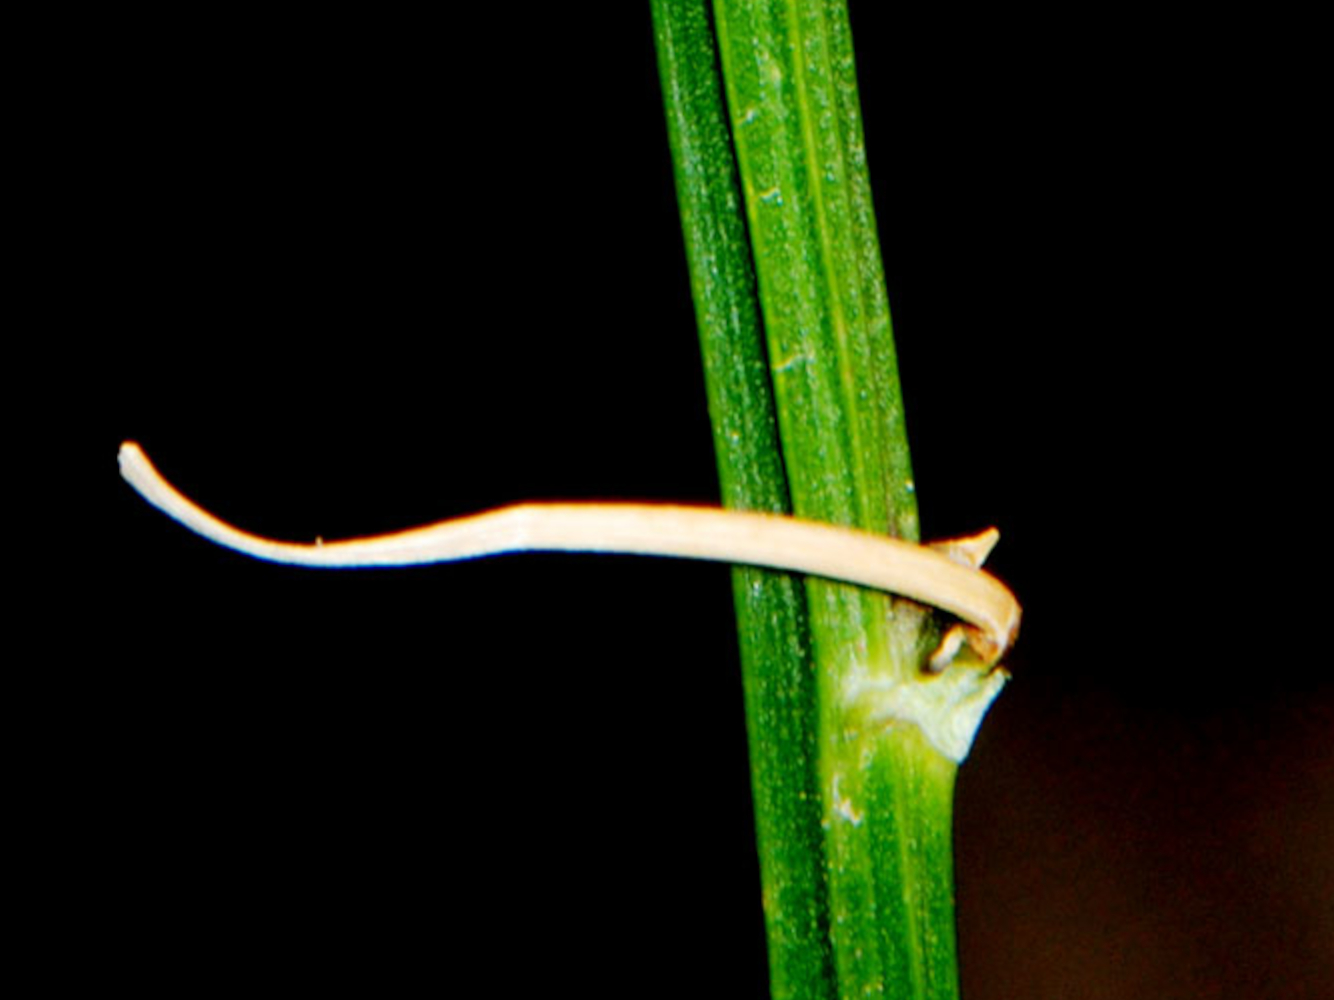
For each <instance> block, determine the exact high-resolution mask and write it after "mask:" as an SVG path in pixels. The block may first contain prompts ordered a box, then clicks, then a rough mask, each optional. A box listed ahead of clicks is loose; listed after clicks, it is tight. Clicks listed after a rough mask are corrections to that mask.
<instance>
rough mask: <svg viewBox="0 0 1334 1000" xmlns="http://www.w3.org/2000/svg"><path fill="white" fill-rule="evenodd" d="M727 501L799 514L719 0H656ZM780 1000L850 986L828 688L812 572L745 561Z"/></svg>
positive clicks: (764, 846)
mask: <svg viewBox="0 0 1334 1000" xmlns="http://www.w3.org/2000/svg"><path fill="white" fill-rule="evenodd" d="M653 18H654V33H655V40H656V45H657V52H658V67H659V73H660V77H661V80H662V90H663V99H664V105H665V107H666V112H667V124H668V135H669V138H670V140H671V145H672V160H673V163H674V165H675V173H676V189H677V200H678V203H679V205H680V211H681V221H682V229H683V231H684V234H685V240H686V256H687V260H688V263H689V267H690V277H691V286H692V292H693V295H694V299H695V312H696V317H697V320H698V327H699V335H700V346H701V348H702V353H703V358H704V368H705V383H706V387H707V390H708V396H709V412H710V414H711V418H712V422H713V437H714V451H715V454H716V456H717V464H718V476H719V481H720V483H721V487H722V499H723V504H724V505H725V506H728V507H738V508H742V509H747V510H764V511H769V512H772V513H790V511H791V502H790V499H789V497H788V489H787V477H786V474H785V472H784V470H783V463H782V457H781V451H780V446H779V441H778V425H777V415H776V413H775V410H774V402H773V390H772V386H771V383H770V380H769V367H768V362H767V359H766V353H765V348H764V343H763V334H762V331H761V327H760V319H759V306H758V303H757V301H756V297H755V295H756V292H755V278H754V273H753V271H752V268H751V261H750V244H749V241H748V240H747V237H746V228H745V220H744V218H743V216H742V209H741V194H740V190H739V188H738V185H737V178H736V165H735V161H734V159H733V155H732V144H731V137H730V134H729V130H728V126H727V119H726V117H725V114H724V111H723V100H722V89H721V88H722V84H721V81H720V80H719V78H718V67H717V54H716V49H715V46H714V40H713V26H712V21H711V18H710V14H709V8H708V4H707V2H706V0H653ZM732 579H733V593H734V596H735V604H736V616H737V632H738V638H739V645H740V651H741V663H742V674H743V681H744V686H745V697H746V731H747V735H748V740H749V750H750V767H751V785H752V788H753V790H754V802H755V822H756V837H757V843H758V847H759V856H760V878H761V884H762V891H763V897H764V915H765V928H766V934H767V938H768V942H769V979H770V990H771V993H772V996H773V997H774V998H775V1000H789V998H791V1000H797V998H803V1000H825V998H833V997H836V996H837V984H836V983H835V979H834V967H833V955H832V950H831V947H830V935H829V915H828V890H827V884H826V878H825V866H824V848H823V832H822V829H821V823H822V820H823V810H822V809H821V806H820V794H819V773H818V759H819V755H818V744H817V727H818V715H817V697H816V685H815V675H814V672H813V666H812V662H811V656H810V641H809V630H808V627H807V620H806V597H805V592H804V589H803V587H802V585H801V582H800V581H799V580H797V579H796V578H794V577H792V576H790V575H788V574H783V573H772V572H766V571H762V570H756V569H750V568H738V569H735V570H734V571H733V578H732Z"/></svg>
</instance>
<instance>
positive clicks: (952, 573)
mask: <svg viewBox="0 0 1334 1000" xmlns="http://www.w3.org/2000/svg"><path fill="white" fill-rule="evenodd" d="M120 470H121V475H123V476H124V477H125V479H126V481H127V482H128V483H129V484H130V485H131V486H133V487H134V488H135V489H136V490H137V491H138V492H139V493H140V495H142V496H143V498H144V499H145V500H147V501H148V502H149V503H151V504H153V505H154V506H155V507H157V508H159V509H160V510H162V511H164V512H165V513H166V514H168V515H170V516H171V517H173V518H175V519H176V520H177V521H180V522H181V523H182V524H184V525H185V526H186V527H188V528H190V529H191V530H193V531H195V532H197V533H198V534H200V535H203V536H204V537H205V538H208V539H210V540H211V541H214V542H217V543H218V544H219V545H224V546H227V547H228V548H232V549H236V550H237V551H239V552H244V553H246V554H247V555H251V556H255V557H256V558H259V559H267V560H270V561H272V562H280V563H292V564H296V565H300V566H319V567H358V566H360V567H365V566H409V565H418V564H423V563H437V562H452V561H455V560H462V559H475V558H479V557H481V556H489V555H500V554H502V553H511V552H539V551H540V552H603V553H626V554H637V555H656V556H678V557H681V558H687V559H707V560H712V561H716V562H730V563H741V564H744V565H750V566H763V567H767V568H771V569H781V570H791V571H795V572H799V573H807V574H810V575H813V576H819V577H825V578H828V579H831V580H839V581H843V582H846V583H853V584H858V585H860V586H864V587H871V588H874V589H876V590H883V591H887V592H889V593H893V594H899V595H902V596H904V597H909V598H912V599H913V600H915V601H919V602H921V603H923V604H930V605H932V606H934V607H937V608H941V609H943V610H945V611H948V612H949V613H950V614H953V615H955V616H957V617H958V618H959V619H961V620H962V621H963V622H964V623H965V625H964V628H963V629H962V631H955V630H952V634H951V636H947V638H946V642H945V644H943V645H942V650H941V651H940V652H938V653H937V654H936V655H935V656H933V657H932V664H933V666H936V667H939V666H942V665H944V663H947V662H948V660H949V659H950V658H952V656H953V653H954V652H955V651H957V649H958V647H959V645H960V642H961V641H967V642H968V644H969V645H970V646H971V647H972V648H973V650H974V651H975V652H976V653H977V654H978V655H979V656H980V657H981V658H982V659H983V660H984V662H986V663H988V664H990V663H994V662H996V661H997V660H998V659H999V658H1000V657H1001V656H1002V655H1003V654H1004V653H1005V651H1006V650H1007V649H1008V648H1009V646H1010V644H1011V642H1013V640H1014V637H1015V634H1016V632H1017V631H1018V627H1019V604H1018V602H1017V601H1016V600H1015V598H1014V595H1013V594H1012V593H1010V591H1009V589H1008V588H1006V586H1005V585H1004V584H1002V583H1001V582H1000V581H999V580H997V579H996V578H995V577H993V576H991V575H990V574H988V573H985V572H983V571H982V570H980V569H978V568H977V567H978V566H979V565H980V564H981V562H982V560H983V559H984V558H985V557H986V555H987V553H988V552H989V551H990V550H991V547H992V545H994V544H995V542H996V539H997V538H998V537H999V535H998V533H997V532H996V530H995V529H994V528H991V529H988V530H987V531H985V532H983V533H982V534H980V535H977V536H976V537H973V538H965V539H957V540H954V541H948V542H938V543H935V544H934V545H930V546H923V545H913V544H911V543H908V542H903V541H900V540H898V539H894V538H888V537H885V536H881V535H873V534H870V533H867V532H863V531H855V530H851V529H848V528H840V527H836V526H834V525H829V524H823V523H819V522H815V521H803V520H798V519H796V518H791V517H782V516H778V515H773V514H755V513H747V512H742V511H734V510H722V509H716V508H708V507H683V506H672V505H667V504H663V505H658V504H633V503H579V504H568V503H553V504H516V505H514V506H511V507H501V508H499V509H497V510H492V511H488V512H486V513H482V514H474V515H471V516H467V517H460V518H456V519H453V520H448V521H440V522H438V523H436V524H431V525H427V526H425V527H421V528H412V529H409V530H407V531H399V532H395V533H393V534H387V535H376V536H373V537H369V538H353V539H348V540H345V541H338V542H321V543H317V544H314V545H301V544H295V543H292V542H280V541H275V540H273V539H269V538H261V537H260V536H258V535H252V534H250V533H249V532H246V531H242V530H241V529H239V528H235V527H233V526H231V525H230V524H227V523H225V522H223V521H221V520H219V519H218V518H216V517H214V516H213V515H212V514H210V513H209V512H208V511H206V510H204V509H203V508H202V507H200V506H198V505H197V504H195V503H193V502H192V501H190V500H189V499H187V498H186V497H185V496H184V495H183V494H181V493H180V492H178V491H177V490H176V489H175V488H174V487H173V486H172V485H171V484H170V483H168V482H167V481H166V480H165V479H163V478H162V476H161V475H160V474H159V473H158V471H157V470H156V469H155V468H154V467H153V464H152V463H151V462H150V461H149V460H148V456H147V455H145V454H144V452H143V450H142V449H141V448H140V447H139V446H138V445H137V444H134V443H133V442H130V441H127V442H125V443H124V444H123V445H121V448H120Z"/></svg>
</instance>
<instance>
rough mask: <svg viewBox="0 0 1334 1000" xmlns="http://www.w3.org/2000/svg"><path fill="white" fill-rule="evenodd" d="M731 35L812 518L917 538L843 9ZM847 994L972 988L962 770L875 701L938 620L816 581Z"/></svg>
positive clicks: (766, 305) (838, 939)
mask: <svg viewBox="0 0 1334 1000" xmlns="http://www.w3.org/2000/svg"><path fill="white" fill-rule="evenodd" d="M715 16H716V22H717V24H716V30H717V35H718V40H719V48H720V51H721V55H722V65H723V74H724V80H725V82H726V93H727V100H728V107H729V110H730V114H731V119H732V128H733V139H734V142H735V146H736V152H737V160H738V163H739V167H740V174H741V179H742V189H743V192H744V198H745V204H746V213H747V221H748V223H749V230H750V235H751V240H752V245H753V256H754V260H755V266H756V273H757V278H758V282H759V288H760V297H761V302H762V304H763V316H764V323H765V329H766V335H767V340H768V350H769V357H770V360H771V370H772V376H773V380H774V390H775V397H776V400H777V406H778V417H779V427H780V437H781V440H782V444H783V451H784V457H785V459H786V467H787V470H788V476H789V483H790V490H791V494H792V498H793V507H794V510H795V511H796V513H797V514H799V515H801V516H804V517H812V518H817V519H821V520H827V521H832V522H835V523H838V524H848V525H855V526H857V527H860V528H863V529H866V530H870V531H881V532H889V533H891V534H896V535H899V536H901V537H906V538H909V539H912V540H916V538H917V534H918V529H917V512H916V503H915V497H914V493H913V481H912V472H911V466H910V462H909V458H908V449H907V440H906V431H905V428H904V422H903V413H902V405H901V402H900V396H899V390H898V380H897V363H896V359H895V354H894V345H893V339H892V338H893V334H892V330H891V326H890V318H889V307H888V303H887V300H886V296H885V292H884V287H885V286H884V277H883V271H882V265H881V263H880V256H879V250H878V242H877V234H876V229H875V221H874V213H873V211H872V208H871V201H870V188H869V181H868V179H867V175H866V165H865V155H864V152H863V145H862V135H861V123H860V110H859V106H858V100H857V85H856V75H855V68H854V65H853V58H852V50H851V37H850V31H849V27H848V21H847V10H846V6H845V4H844V3H843V2H842V0H781V2H779V0H719V2H718V3H717V4H716V6H715ZM807 592H808V598H809V606H810V613H811V631H812V637H813V647H814V650H815V656H816V672H817V676H818V678H819V703H820V774H821V795H822V802H823V805H824V810H825V829H826V841H825V853H826V864H827V871H828V878H829V892H830V911H831V917H830V926H831V934H832V939H833V946H834V957H835V967H836V970H837V977H838V983H839V991H840V994H841V995H842V996H845V997H852V996H864V995H876V994H880V995H890V996H896V997H914V998H919V997H920V998H928V997H929V998H933V1000H936V998H946V997H954V996H957V989H958V988H957V959H956V953H955V944H954V914H953V880H952V865H951V863H950V857H951V855H950V851H949V844H950V827H951V808H950V804H951V801H952V787H953V780H954V765H953V763H952V762H950V761H949V760H947V759H945V758H943V757H942V756H941V755H940V754H939V753H938V752H937V751H936V750H935V749H934V748H932V747H931V746H930V745H928V744H927V742H926V741H925V740H924V739H923V737H922V734H921V732H920V730H918V728H917V727H916V726H913V725H910V724H904V721H906V720H897V719H894V718H893V717H891V718H890V719H888V720H886V719H884V718H883V717H880V716H878V715H877V714H876V713H875V712H874V711H872V710H871V709H870V707H869V704H868V702H867V701H866V700H865V699H864V698H863V697H862V692H867V691H877V692H883V691H887V690H893V689H896V688H902V687H904V686H906V685H912V684H915V683H918V676H919V672H920V663H921V648H920V647H921V642H922V622H921V619H920V618H919V617H918V616H917V615H916V614H913V613H910V612H907V611H906V609H904V608H897V609H896V608H894V607H893V606H891V604H890V602H889V600H888V599H887V598H885V597H883V596H882V595H879V594H872V593H868V592H866V591H862V590H858V589H856V588H851V587H846V586H841V585H836V584H830V583H826V582H823V581H814V580H812V581H809V582H808V583H807Z"/></svg>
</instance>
